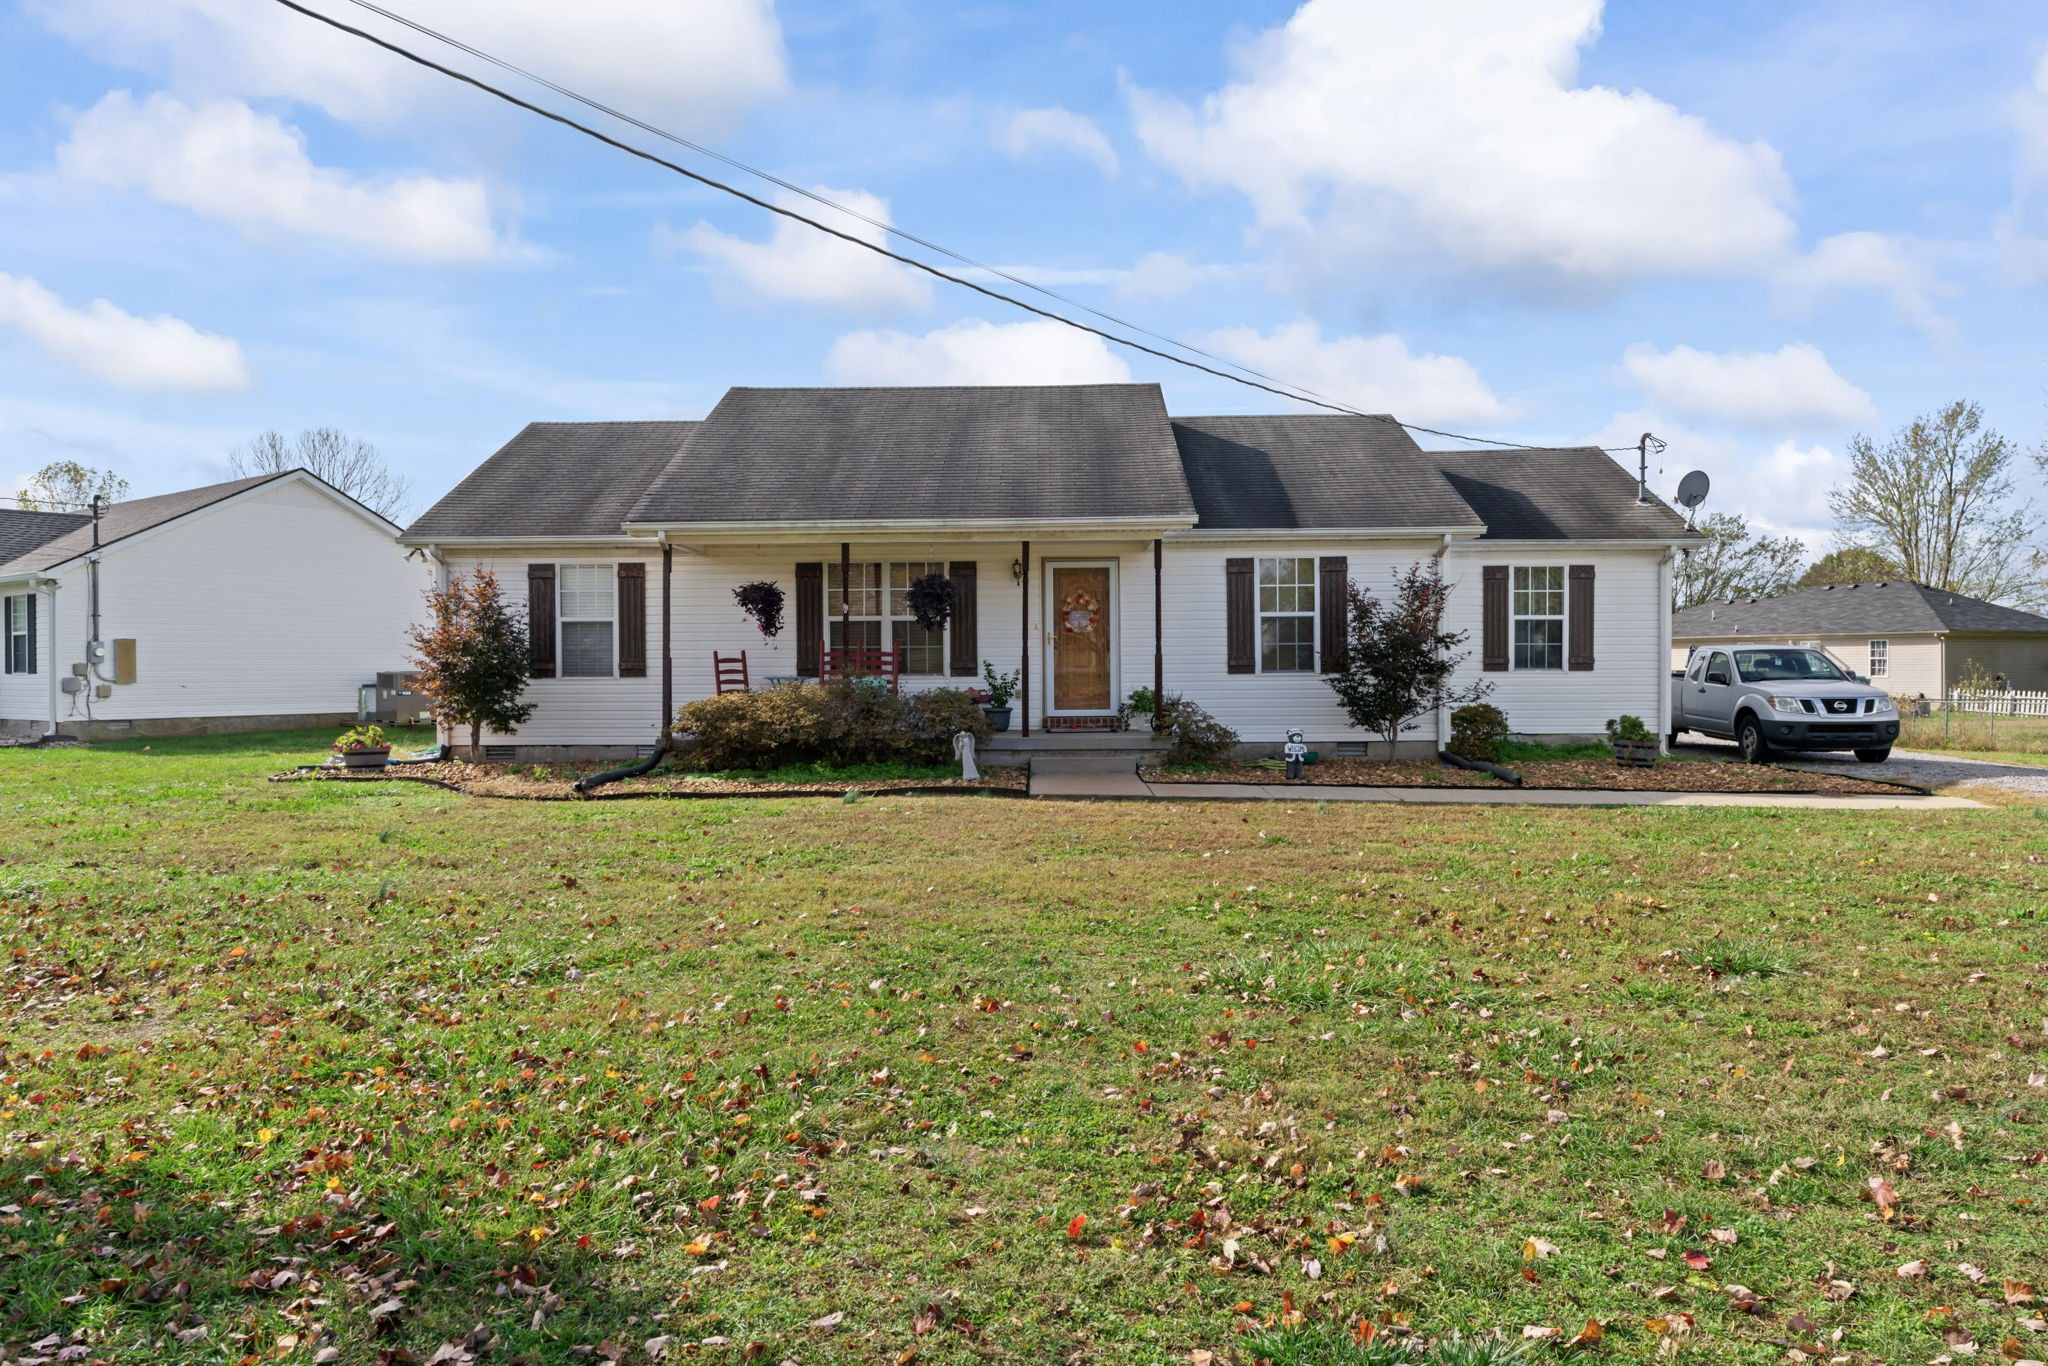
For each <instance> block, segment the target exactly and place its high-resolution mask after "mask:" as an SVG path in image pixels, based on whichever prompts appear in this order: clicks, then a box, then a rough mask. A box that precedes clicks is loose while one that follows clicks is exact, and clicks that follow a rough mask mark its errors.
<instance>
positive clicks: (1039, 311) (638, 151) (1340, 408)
mask: <svg viewBox="0 0 2048 1366" xmlns="http://www.w3.org/2000/svg"><path fill="white" fill-rule="evenodd" d="M350 2H351V3H353V4H356V5H358V6H360V7H361V8H363V9H366V10H369V11H370V12H372V13H374V14H377V15H379V16H381V17H383V18H385V19H388V20H391V21H392V22H394V23H398V24H401V25H403V26H405V27H406V28H409V29H411V30H413V31H414V32H416V33H419V34H422V35H423V36H426V37H431V38H434V39H436V40H437V41H439V42H443V43H446V44H448V45H449V46H451V47H454V48H456V49H457V50H458V51H461V52H464V53H467V54H469V55H470V56H473V57H476V58H477V59H479V60H481V61H485V62H488V63H490V64H491V65H493V66H496V67H498V68H499V69H501V70H504V71H507V72H510V73H512V74H514V75H518V76H520V77H522V78H524V79H527V80H531V81H533V82H535V83H536V84H539V85H541V86H544V87H545V88H547V89H548V90H551V91H553V92H555V93H556V94H559V95H562V96H564V97H565V98H568V99H572V100H575V101H576V102H577V103H579V104H582V105H584V106H586V107H587V108H590V109H594V110H597V111H599V112H600V113H604V114H607V115H609V116H611V117H613V118H617V119H619V120H621V121H623V122H625V123H629V124H631V125H633V126H634V127H636V128H639V129H641V130H643V131H645V132H648V133H651V134H653V135H655V136H657V137H661V138H663V139H666V140H668V141H670V142H674V143H676V144H677V145H679V146H683V147H688V148H690V149H691V150H692V151H696V152H699V153H701V154H703V155H705V156H709V157H712V158H714V159H716V160H718V161H721V162H723V163H725V164H726V165H729V166H732V167H734V168H735V169H738V170H741V171H745V172H746V173H748V174H750V175H754V176H758V177H760V178H761V179H763V180H766V181H768V182H769V183H771V184H773V185H776V186H777V187H779V188H782V189H785V190H788V191H790V192H792V193H795V194H798V195H801V196H803V197H804V198H807V199H810V200H813V201H815V202H816V203H818V204H821V205H824V206H826V207H828V208H831V209H832V210H834V211H835V212H838V213H844V214H847V215H848V216H850V217H852V218H855V219H857V220H859V221H861V222H864V223H867V224H869V225H870V226H873V227H876V228H879V229H880V230H882V231H883V232H886V233H890V234H893V235H895V236H897V237H899V238H901V239H903V240H905V241H908V242H913V243H916V244H917V245H919V246H921V247H924V248H926V249H927V250H931V251H936V252H938V253H940V254H941V255H943V256H946V257H948V258H950V259H952V260H955V261H958V262H961V263H962V264H964V265H967V266H969V267H971V268H973V269H975V270H979V271H983V272H986V273H988V274H992V275H995V276H998V277H999V278H1001V279H1004V280H1008V281H1010V282H1011V283H1013V284H1016V285H1018V286H1020V287H1022V288H1026V289H1030V290H1033V291H1035V292H1037V293H1039V294H1043V295H1045V296H1047V297H1049V298H1054V299H1058V300H1059V301H1060V302H1062V303H1065V304H1068V305H1069V306H1070V307H1075V308H1079V309H1082V310H1083V311H1084V312H1088V313H1091V314H1093V315H1094V316H1096V317H1099V318H1102V319H1103V320H1104V321H1107V322H1111V323H1114V324H1115V325H1116V326H1119V327H1126V328H1129V329H1130V330H1132V331H1134V332H1138V333H1141V334H1142V335H1145V336H1148V337H1152V338H1154V339H1156V340H1158V341H1161V342H1164V343H1165V344H1167V345H1169V346H1173V347H1176V348H1178V349H1180V350H1183V351H1186V352H1189V353H1190V354H1193V355H1199V356H1202V357H1204V358H1205V359H1206V360H1214V361H1216V362H1217V363H1218V364H1219V365H1227V366H1230V367H1232V368H1233V369H1236V370H1239V371H1242V372H1243V373H1241V374H1232V373H1230V372H1229V371H1228V370H1222V369H1218V368H1216V366H1215V365H1208V364H1204V363H1203V362H1201V361H1194V360H1189V359H1187V358H1186V357H1185V356H1176V355H1174V354H1172V353H1171V352H1167V351H1162V350H1160V349H1158V348H1157V347H1154V346H1148V345H1146V344H1145V343H1143V342H1139V341H1133V340H1132V339H1131V338H1129V337H1123V336H1118V335H1117V334H1115V333H1113V332H1106V331H1104V330H1103V329H1101V328H1099V327H1093V326H1091V325H1089V324H1088V323H1085V322H1081V321H1078V320H1076V319H1074V318H1069V317H1067V316H1065V315H1063V314H1060V313H1056V312H1054V311H1052V310H1050V309H1046V308H1041V307H1039V306H1038V305H1036V304H1032V303H1029V302H1027V301H1025V300H1023V299H1018V298H1015V297H1013V296H1011V295H1008V294H1004V293H1003V292H1001V291H1000V290H995V289H990V288H988V287H987V286H986V285H981V284H977V283H976V282H975V281H973V280H969V279H966V278H964V277H963V276H960V275H956V274H953V273H951V272H949V271H945V270H941V269H939V268H938V267H937V266H933V265H931V264H929V263H927V262H924V261H920V260H918V259H917V258H916V257H913V256H907V255H904V254H903V253H901V252H897V251H892V250H890V249H889V248H888V247H886V246H883V245H881V244H880V243H876V242H870V241H868V240H866V239H865V238H862V237H859V236H856V235H855V234H853V233H850V232H846V231H844V230H842V229H840V228H835V227H833V226H832V225H830V224H829V223H824V222H820V221H819V220H818V219H816V218H812V217H810V216H809V215H807V214H803V213H800V212H798V211H797V210H795V209H792V208H789V207H788V206H786V205H782V204H777V203H774V202H773V201H771V200H767V199H763V198H761V197H760V196H759V195H755V194H750V193H748V192H747V191H746V190H743V189H740V188H739V187H738V186H736V185H731V184H728V183H726V182H725V181H722V180H719V179H717V178H715V177H713V176H708V175H705V174H703V173H702V172H700V171H694V170H691V169H690V168H689V167H687V166H684V165H682V164H681V163H679V162H675V161H671V160H669V159H668V158H666V157H663V156H659V155H656V154H655V153H653V152H650V151H647V150H646V149H645V148H641V147H635V146H634V145H632V144H631V143H629V142H625V141H622V140H621V139H619V138H616V137H613V136H611V135H610V134H608V133H605V132H603V131H601V130H599V129H597V128H593V127H591V126H590V125H589V124H586V123H580V122H578V121H577V120H575V119H572V118H570V117H568V116H567V115H566V114H560V113H557V112H555V111H554V110H552V109H548V108H546V107H544V106H542V105H538V104H535V103H533V102H532V101H530V100H527V99H523V98H521V97H520V96H518V95H515V94H513V93H512V92H510V91H508V90H504V89H501V88H500V87H498V86H495V85H492V84H490V83H489V82H488V81H485V80H482V79H480V78H479V77H476V76H472V75H470V74H469V73H468V72H465V71H460V70H457V69H456V68H454V67H451V66H447V65H445V64H443V63H441V62H437V61H435V60H433V59H432V58H431V57H427V56H425V55H424V54H422V53H419V52H415V51H413V50H412V49H410V48H408V47H405V46H404V45H402V44H400V43H395V42H392V41H391V40H390V39H387V38H384V37H381V36H380V35H378V34H375V33H372V32H370V31H369V30H367V29H363V28H359V27H357V26H355V25H353V24H349V23H345V22H343V21H342V20H340V19H336V18H335V17H333V16H332V15H328V14H323V13H321V12H320V11H318V10H315V9H312V8H310V7H308V6H306V5H303V4H300V3H299V0H277V3H278V4H280V5H282V6H284V7H285V8H286V9H289V10H292V11H294V12H295V13H298V14H301V15H304V16H305V17H306V18H308V19H313V20H317V21H318V22H320V23H323V24H326V25H327V26H328V27H330V28H333V29H336V30H338V31H340V32H342V33H346V34H349V35H350V36H352V37H356V38H360V39H362V40H363V41H364V42H367V43H370V44H373V45H374V46H376V47H380V48H383V49H384V50H385V51H387V52H390V53H392V54H393V55H394V56H398V57H402V58H404V59H405V60H406V61H409V62H412V63H414V64H415V65H418V66H421V67H425V68H426V69H427V70H429V71H433V72H436V73H438V74H440V75H443V76H446V77H448V78H449V79H451V80H455V81H460V82H461V83H462V84H464V85H468V86H473V87H474V88H476V89H478V90H481V91H483V92H484V93H485V94H487V95H492V96H495V97H496V98H498V99H500V100H503V101H504V102H505V103H507V104H510V105H513V106H514V107H516V108H519V109H524V110H526V111H527V112H528V113H531V114H538V115H539V116H540V117H542V118H544V119H547V120H549V121H550V122H553V123H558V124H561V125H562V126H563V127H565V128H570V129H573V130H575V131H576V132H579V133H581V134H583V135H584V136H585V137H588V138H592V139H594V140H596V141H598V142H601V143H603V144H605V145H606V146H608V147H612V148H615V149H617V150H618V151H621V152H624V153H626V154H627V155H628V156H633V157H638V158H639V159H641V160H642V161H647V162H650V163H652V164H654V165H656V166H660V167H662V168H663V169H665V170H669V171H673V172H675V173H676V174H677V175H680V176H683V177H685V178H687V179H689V180H693V181H696V182H697V183H698V184H700V185H704V186H707V187H709V188H711V189H714V190H719V191H721V192H723V193H725V194H729V195H732V196H733V197H734V198H736V199H740V200H742V201H744V202H746V203H748V204H752V205H754V206H755V207H756V208H760V209H766V210H767V211H768V212H770V213H773V214H778V215H780V216H781V217H784V218H787V219H790V220H792V221H794V222H798V223H802V224H804V225H805V226H806V227H810V228H815V229H816V230H817V231H819V232H822V233H826V234H828V235H830V236H832V237H836V238H838V239H839V240H840V241H842V242H847V243H850V244H852V245H853V246H856V247H861V248H864V249H865V250H867V251H871V252H874V253H875V254H877V255H879V256H884V257H887V258H888V259H889V260H892V261H895V262H897V263H899V264H901V265H905V266H909V267H910V268H911V269H913V270H919V271H923V272H924V273H925V274H927V275H930V276H932V277H934V278H936V279H940V280H944V281H946V282H947V283H949V284H954V285H958V286H960V287H961V288H963V289H969V290H973V291H974V292H975V293H977V294H980V295H982V296H984V297H986V298H990V299H994V300H996V301H998V302H1000V303H1006V304H1009V305H1010V306H1011V307H1013V308H1018V309H1022V310H1023V311H1025V312H1027V313H1031V314H1035V315H1036V316H1038V317H1041V318H1044V319H1046V320H1048V321H1050V322H1056V323H1060V324H1063V325H1064V326H1067V327H1071V328H1074V329H1075V330H1077V331H1080V332H1085V333H1088V334H1089V335H1091V336H1095V337H1098V338H1100V339H1102V340H1103V341H1106V342H1109V343H1110V344H1112V345H1115V346H1122V347H1125V348H1127V349H1129V350H1133V351H1138V352H1141V353H1143V354H1145V355H1148V356H1153V357H1156V358H1157V359H1159V360H1163V361H1167V362H1169V363H1170V364H1174V365H1179V366H1183V367H1185V368H1187V369H1191V370H1198V371H1200V372H1202V373H1203V374H1207V375H1212V376H1214V377H1215V378H1217V379H1222V380H1227V381H1229V382H1231V383H1233V384H1240V385H1244V386H1246V387H1248V388H1252V389H1259V390H1262V391H1264V392H1266V393H1269V394H1272V395H1274V396H1276V397H1279V398H1284V399H1288V400H1291V401H1293V402H1296V403H1307V404H1311V405H1313V406H1315V407H1319V408H1323V409H1326V410H1328V411H1330V412H1334V413H1340V414H1344V415H1346V416H1350V417H1362V418H1367V419H1370V420H1373V421H1380V422H1388V423H1391V424H1393V425H1395V426H1399V427H1404V428H1406V429H1408V430H1409V431H1416V432H1426V433H1428V434H1429V435H1431V436H1441V437H1444V438H1446V439H1448V440H1453V441H1467V442H1472V443H1474V444H1477V445H1490V446H1505V447H1511V448H1514V449H1517V450H1546V449H1550V448H1549V447H1545V446H1538V445H1532V444H1530V443H1527V442H1520V441H1503V440H1500V439H1498V438H1492V437H1479V436H1470V435H1466V434H1463V433H1459V432H1447V431H1440V430H1438V429H1436V428H1434V427H1421V426H1417V425H1416V424H1414V423H1410V422H1402V421H1401V420H1400V419H1398V418H1394V417H1390V416H1388V415H1386V414H1383V413H1367V412H1362V411H1360V410H1359V409H1356V408H1353V407H1350V406H1348V405H1346V404H1343V403H1339V402H1336V401H1334V400H1332V399H1328V398H1325V397H1323V396H1322V395H1320V394H1317V393H1315V392H1314V391H1313V390H1310V389H1307V388H1304V387H1303V386H1301V385H1297V384H1294V383H1292V382H1291V381H1287V380H1281V379H1276V378H1274V377H1273V376H1270V375H1266V374H1264V373H1262V372H1260V371H1257V370H1253V369H1251V368H1250V367H1249V366H1243V365H1239V364H1237V363H1236V362H1234V361H1230V360H1226V359H1223V358H1221V357H1217V356H1213V355H1211V354H1210V353H1208V352H1206V351H1203V350H1201V349H1200V348H1198V347H1194V346H1190V345H1188V344H1187V343H1185V342H1180V341H1176V340H1175V339H1173V338H1171V337H1167V336H1164V335H1162V334H1160V333H1156V332H1152V331H1150V330H1148V329H1146V328H1143V327H1139V326H1138V325H1136V324H1134V323H1130V322H1126V321H1124V320H1122V319H1120V318H1116V317H1114V316H1112V315H1110V314H1107V313H1102V312H1100V311H1098V310H1096V309H1093V308H1090V307H1088V306H1087V305H1086V304H1082V303H1078V302H1076V301H1074V300H1072V299H1068V298H1066V297H1065V296H1063V295H1060V294H1056V293H1054V292H1053V291H1051V290H1048V289H1045V288H1043V287H1042V286H1039V285H1036V284H1033V283H1032V282H1031V281H1029V280H1027V279H1023V278H1022V277H1019V276H1016V275H1013V274H1010V273H1009V272H1006V271H1002V270H998V269H996V268H995V267H992V266H986V265H983V264H981V263H979V262H977V261H974V260H973V259H972V258H970V257H967V256H964V255H962V254H960V253H959V252H956V251H953V250H951V249H950V248H947V247H943V246H940V245H938V244H937V243H934V242H929V241H926V240H925V239H924V238H921V237H918V236H915V235H914V234H911V233H908V232H905V231H902V230H900V229H897V228H895V227H893V226H892V225H890V224H888V223H886V222H883V221H881V220H878V219H876V218H873V217H871V216H869V215H867V214H863V213H860V212H858V211H856V210H853V209H849V208H847V207H845V206H844V205H840V204H837V203H834V202H833V201H832V200H831V199H829V198H827V197H825V196H823V195H820V194H818V193H816V192H815V191H812V190H808V189H805V188H803V187H802V186H799V185H796V184H793V183H792V182H790V181H788V180H785V179H783V178H781V177H779V176H775V175H771V174H770V173H768V172H766V171H761V170H758V169H756V168H755V167H752V166H749V165H747V164H746V163H745V162H742V161H739V160H737V159H735V158H732V157H729V156H726V155H724V154H723V153H720V152H717V151H714V150H712V149H711V148H708V147H705V146H702V145H701V144H699V143H695V142H692V141H690V140H689V139H687V138H683V137H681V136H679V135H677V134H674V133H670V132H668V131H666V130H664V129H662V128H659V127H657V126H655V125H653V124H650V123H647V122H645V121H643V120H641V119H638V118H635V117H634V116H632V115H630V114H626V113H622V112H621V111H619V110H616V109H613V108H611V107H610V106H609V105H605V104H602V103H600V102H598V101H596V100H593V99H590V98H588V97H587V96H584V95H581V94H579V93H577V92H576V91H574V90H571V89H569V88H568V87H566V86H562V85H559V84H557V83H555V82H553V81H550V80H548V79H547V78H545V77H543V76H539V75H536V74H535V73H533V72H530V71H527V70H525V69H524V68H521V67H518V66H515V65H513V64H512V63H510V62H507V61H504V60H503V59H501V58H498V57H495V56H493V55H491V54H490V53H487V52H484V51H483V50H481V49H479V48H476V47H473V46H471V45H470V44H468V43H465V42H462V41H461V40H459V39H456V38H454V37H451V36H449V35H447V34H443V33H440V32H439V31H437V30H435V29H432V28H429V27H427V26H426V25H424V24H420V23H418V22H416V21H414V20H411V19H408V18H406V17H405V16H403V15H400V14H397V13H394V12H393V11H391V10H389V9H386V8H384V7H383V6H381V5H377V4H374V3H370V2H369V0H350ZM1248 375H1249V376H1256V378H1246V376H1248ZM1269 381H1270V382H1269ZM1603 449H1611V450H1634V449H1635V448H1634V447H1633V446H1629V447H1612V448H1606V447H1603Z"/></svg>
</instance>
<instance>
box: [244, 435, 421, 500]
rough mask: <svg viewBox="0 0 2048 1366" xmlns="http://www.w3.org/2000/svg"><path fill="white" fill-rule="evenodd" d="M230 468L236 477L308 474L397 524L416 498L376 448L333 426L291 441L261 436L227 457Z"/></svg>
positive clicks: (409, 483)
mask: <svg viewBox="0 0 2048 1366" xmlns="http://www.w3.org/2000/svg"><path fill="white" fill-rule="evenodd" d="M228 469H229V470H230V471H232V472H233V473H234V474H235V476H236V477H237V478H240V477H242V476H245V475H251V474H283V473H284V472H285V471H287V470H296V469H303V470H307V471H309V472H311V473H313V474H316V475H318V476H319V477H320V478H322V479H324V480H326V481H327V482H328V483H330V484H332V485H334V487H336V488H338V489H340V490H341V491H342V492H343V493H346V494H347V495H348V496H349V497H351V498H353V499H355V500H356V501H357V502H358V503H361V504H362V505H363V506H364V507H367V508H369V509H370V510H371V511H372V512H375V513H377V514H378V515H379V516H382V517H388V518H390V519H391V520H393V521H397V520H398V514H399V513H400V512H402V511H403V510H404V508H405V505H406V500H407V499H408V498H409V497H410V496H411V495H412V482H411V481H410V480H408V479H405V478H403V477H401V476H400V475H397V474H394V473H393V472H392V471H391V469H390V467H389V466H387V465H386V464H385V463H384V458H383V457H382V456H381V455H379V454H378V453H377V448H376V447H375V446H372V445H371V444H370V443H369V442H367V441H362V440H359V439H357V438H355V437H352V436H349V435H347V434H346V433H344V432H341V431H338V430H336V429H335V428H333V427H309V428H307V429H306V430H305V431H303V432H300V433H299V434H298V436H297V437H294V438H290V439H287V438H286V436H285V435H284V433H282V432H279V431H268V432H259V433H258V434H257V435H256V436H255V438H254V439H252V440H251V441H250V442H249V444H248V445H246V446H243V447H242V448H241V449H240V450H238V451H236V452H235V453H234V454H233V455H232V456H230V457H229V459H228Z"/></svg>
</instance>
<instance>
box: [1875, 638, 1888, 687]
mask: <svg viewBox="0 0 2048 1366" xmlns="http://www.w3.org/2000/svg"><path fill="white" fill-rule="evenodd" d="M1891 667H1892V643H1891V642H1890V641H1889V640H1873V641H1871V642H1870V676H1871V677H1872V678H1883V677H1884V676H1885V675H1886V674H1887V673H1889V672H1890V671H1891Z"/></svg>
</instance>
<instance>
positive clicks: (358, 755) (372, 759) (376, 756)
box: [341, 745, 391, 768]
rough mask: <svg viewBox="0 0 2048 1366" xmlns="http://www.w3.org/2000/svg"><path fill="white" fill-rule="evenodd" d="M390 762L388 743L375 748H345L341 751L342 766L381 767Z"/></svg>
mask: <svg viewBox="0 0 2048 1366" xmlns="http://www.w3.org/2000/svg"><path fill="white" fill-rule="evenodd" d="M390 762H391V746H389V745H379V746H377V747H376V748H375V749H345V750H343V751H342V752H341V766H342V767H343V768H383V767H384V766H385V765H387V764H389V763H390Z"/></svg>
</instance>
